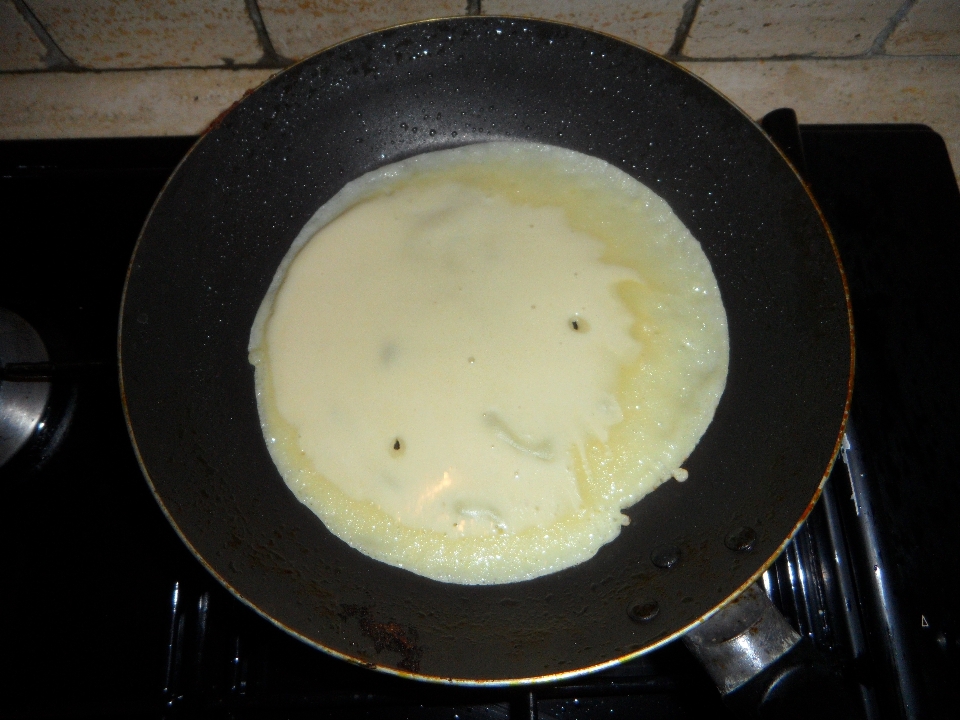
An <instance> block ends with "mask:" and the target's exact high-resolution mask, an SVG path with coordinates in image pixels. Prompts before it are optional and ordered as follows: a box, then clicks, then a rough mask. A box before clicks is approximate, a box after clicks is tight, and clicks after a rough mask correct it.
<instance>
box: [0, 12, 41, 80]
mask: <svg viewBox="0 0 960 720" xmlns="http://www.w3.org/2000/svg"><path fill="white" fill-rule="evenodd" d="M46 54H47V49H46V48H45V47H44V46H43V43H42V42H40V41H39V40H38V39H37V36H36V35H35V34H34V32H33V30H32V29H31V28H30V26H29V25H28V24H27V21H26V20H24V19H23V18H22V17H20V13H19V12H17V9H16V8H15V7H14V6H13V3H12V2H11V1H10V0H0V70H39V69H40V68H43V67H45V65H44V62H43V58H44V56H45V55H46Z"/></svg>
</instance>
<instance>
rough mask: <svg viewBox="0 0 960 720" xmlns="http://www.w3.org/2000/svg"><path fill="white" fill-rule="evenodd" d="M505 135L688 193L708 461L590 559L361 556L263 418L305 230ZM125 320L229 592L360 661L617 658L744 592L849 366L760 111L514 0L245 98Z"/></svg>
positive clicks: (136, 265)
mask: <svg viewBox="0 0 960 720" xmlns="http://www.w3.org/2000/svg"><path fill="white" fill-rule="evenodd" d="M510 138H522V139H526V140H533V141H539V142H544V143H551V144H554V145H559V146H562V147H566V148H572V149H574V150H579V151H581V152H585V153H589V154H591V155H595V156H598V157H601V158H603V159H605V160H607V161H609V162H611V163H612V164H614V165H616V166H617V167H619V168H622V169H623V170H625V171H626V172H628V173H630V174H631V175H633V176H634V177H636V178H638V179H639V180H641V181H642V182H644V183H646V184H647V185H649V186H650V187H652V188H653V189H654V190H655V191H656V192H657V193H659V194H660V195H661V196H662V197H663V198H664V199H666V200H667V202H669V203H670V205H671V206H672V207H673V209H674V210H675V211H676V213H677V214H678V215H679V216H680V218H681V219H682V220H683V221H684V222H685V223H686V225H687V227H689V229H690V230H691V231H692V233H693V234H694V236H695V237H696V238H697V239H698V240H699V241H700V242H701V244H702V245H703V248H704V251H705V252H706V254H707V256H708V257H709V259H710V262H711V263H712V265H713V269H714V272H715V273H716V276H717V280H718V281H719V285H720V290H721V294H722V297H723V302H724V305H725V306H726V310H727V315H728V320H729V329H730V373H729V378H728V382H727V388H726V391H725V393H724V395H723V398H722V400H721V402H720V406H719V408H718V410H717V413H716V417H715V419H714V421H713V424H712V425H711V426H710V428H709V430H708V431H707V433H706V435H705V436H704V437H703V439H702V440H701V442H700V444H699V446H698V447H697V448H696V450H695V451H694V453H693V455H691V457H690V458H689V460H688V461H687V463H686V467H687V468H688V469H689V471H690V479H689V480H688V481H687V482H685V483H683V484H680V483H677V482H674V481H671V482H668V483H666V484H665V485H664V486H663V487H661V488H660V489H658V490H657V491H656V492H655V493H653V494H652V495H650V496H649V497H647V498H646V499H644V500H643V501H641V502H640V503H639V504H638V505H637V506H635V507H634V508H632V509H631V510H630V511H629V515H630V516H631V518H632V520H633V522H632V523H631V525H630V526H629V527H626V528H624V530H623V532H622V533H621V536H620V538H619V539H617V540H616V541H614V542H612V543H610V544H609V545H606V546H605V547H603V548H602V549H601V550H600V551H599V552H598V553H597V555H596V557H594V558H593V559H592V560H590V561H588V562H586V563H583V564H581V565H580V566H577V567H574V568H571V569H569V570H565V571H563V572H560V573H556V574H554V575H550V576H547V577H543V578H540V579H538V580H533V581H529V582H523V583H516V584H509V585H500V586H486V587H466V586H457V585H447V584H442V583H438V582H434V581H431V580H426V579H424V578H422V577H419V576H416V575H413V574H412V573H409V572H406V571H404V570H399V569H396V568H393V567H389V566H387V565H384V564H382V563H379V562H376V561H374V560H370V559H368V558H366V557H365V556H363V555H361V554H360V553H358V552H356V551H355V550H353V549H351V548H350V547H348V546H347V545H346V544H344V543H343V542H342V541H340V540H339V539H337V538H336V537H334V536H333V535H331V534H330V533H329V532H328V531H327V530H326V529H325V528H324V526H323V525H322V524H321V523H320V522H319V521H318V520H317V518H316V517H315V516H314V515H313V514H312V513H311V512H310V511H309V510H308V509H307V508H306V507H304V506H303V505H301V504H300V503H299V502H298V501H297V500H296V499H295V498H294V496H293V495H292V494H291V493H290V492H289V491H288V490H287V488H286V486H285V485H284V483H283V481H282V480H281V478H280V476H279V474H278V473H277V470H276V469H275V467H274V465H273V462H272V461H271V459H270V456H269V455H268V453H267V449H266V447H265V445H264V441H263V437H262V436H261V433H260V427H259V422H258V417H257V408H256V403H255V399H254V385H253V368H252V367H251V366H250V364H249V363H248V361H247V341H248V337H249V333H250V327H251V325H252V323H253V319H254V315H255V313H256V311H257V308H258V306H259V304H260V301H261V299H262V298H263V296H264V294H265V292H266V290H267V286H268V285H269V283H270V280H271V278H272V277H273V275H274V272H275V270H276V268H277V266H278V264H279V262H280V260H281V259H282V258H283V256H284V254H285V253H286V251H287V248H288V247H289V245H290V243H291V241H292V240H293V238H294V236H295V235H296V234H297V233H298V231H299V230H300V228H301V227H302V226H303V224H304V223H305V222H306V220H307V219H308V218H309V217H310V216H311V215H312V214H313V213H314V212H315V211H316V209H317V208H318V207H319V206H320V205H321V204H322V203H324V202H325V201H326V200H327V199H329V198H330V197H331V196H332V195H334V194H335V193H336V192H337V191H338V190H339V189H340V188H341V187H342V186H343V185H344V183H346V182H348V181H349V180H351V179H353V178H356V177H358V176H359V175H361V174H363V173H365V172H367V171H369V170H372V169H374V168H376V167H378V166H380V165H383V164H385V163H390V162H393V161H395V160H399V159H401V158H404V157H408V156H410V155H413V154H416V153H420V152H424V151H427V150H435V149H440V148H447V147H452V146H456V145H463V144H467V143H476V142H484V141H488V140H493V139H510ZM120 335H121V336H120V351H121V380H122V386H123V392H124V397H125V404H126V411H127V416H128V421H129V426H130V430H131V433H132V436H133V439H134V444H135V446H136V449H137V452H138V453H139V457H140V460H141V463H142V466H143V469H144V472H145V474H146V475H147V477H148V480H149V482H150V484H151V486H152V487H153V490H154V492H155V494H156V497H157V499H158V501H159V502H160V503H161V505H162V507H163V508H164V509H165V511H166V512H167V514H168V516H169V518H170V520H171V522H172V523H173V524H174V525H175V527H176V528H177V530H178V531H179V533H180V534H181V535H182V536H183V538H184V540H185V541H186V542H187V543H188V545H189V546H190V547H191V548H192V550H193V551H194V552H195V553H196V555H197V557H198V558H200V560H201V561H202V562H203V563H204V564H205V565H206V566H207V567H208V568H209V569H210V570H211V571H212V572H213V573H214V574H215V575H216V576H217V577H218V578H219V579H220V580H221V581H222V582H223V583H224V584H225V585H226V586H227V587H228V588H230V589H231V590H232V591H233V592H234V593H236V594H237V596H239V597H240V598H241V599H243V600H244V601H245V602H247V603H249V604H250V605H252V606H253V607H254V608H256V609H257V610H258V611H260V612H261V613H263V614H264V615H265V616H266V617H268V618H269V619H271V620H272V621H273V622H275V623H276V624H277V625H279V626H281V627H283V628H285V629H287V630H289V631H290V632H292V633H294V634H296V635H298V636H300V637H301V638H303V639H304V640H305V641H307V642H309V643H312V644H315V645H317V646H319V647H322V648H325V649H327V650H329V651H331V652H333V653H336V654H339V655H342V656H343V657H346V658H350V659H354V660H356V661H358V662H361V663H364V664H369V665H371V666H377V667H380V668H384V669H388V670H392V671H395V672H399V673H402V674H404V673H409V674H412V675H415V676H419V677H427V678H433V679H440V680H445V679H456V680H464V681H473V682H484V681H506V680H510V679H522V678H525V679H533V678H544V677H546V676H556V675H562V674H567V673H573V672H576V671H581V670H584V669H588V668H592V667H596V666H598V665H602V664H604V663H610V662H612V661H615V660H617V659H618V658H623V657H625V656H629V655H631V654H635V653H638V652H640V651H642V650H644V649H649V648H651V647H653V646H655V645H656V644H658V643H661V642H663V641H665V640H667V639H669V638H671V637H674V636H676V635H677V634H678V633H680V632H682V631H683V630H684V629H685V628H687V627H688V626H690V624H691V623H694V622H696V621H697V620H698V619H700V618H701V617H702V616H704V615H705V614H707V613H709V612H710V611H711V610H712V609H714V608H715V607H717V606H718V605H720V604H721V603H723V602H724V601H725V600H727V599H728V598H730V597H731V595H733V594H734V593H736V592H737V591H738V590H739V589H741V588H742V587H743V586H744V584H745V583H747V582H749V581H750V580H751V578H753V577H755V576H756V575H757V573H758V572H760V571H761V570H762V569H763V568H764V567H765V566H766V564H767V563H768V562H769V561H770V560H771V559H772V557H773V556H774V555H775V554H776V553H777V551H778V549H779V548H780V547H781V545H782V544H783V543H784V542H785V540H786V539H787V538H788V537H789V536H790V535H791V533H792V532H793V531H794V529H795V527H796V526H797V524H798V523H799V522H800V520H801V519H802V518H803V517H804V516H805V514H806V512H807V511H808V510H809V506H810V504H811V502H812V501H813V499H814V498H815V496H816V494H817V490H818V488H819V485H820V483H821V480H822V478H823V477H824V474H825V471H826V470H827V469H828V467H829V466H830V464H831V462H832V459H833V457H834V455H835V450H836V445H837V440H838V434H839V432H840V429H841V425H842V422H843V417H844V413H845V408H846V403H847V399H848V394H849V381H850V367H851V344H850V327H849V322H848V313H847V304H846V298H845V293H844V287H843V282H842V278H841V272H840V270H839V267H838V264H837V260H836V257H835V254H834V250H833V246H832V243H831V240H830V238H829V236H828V233H827V231H826V229H825V228H824V225H823V223H822V221H821V218H820V216H819V214H818V212H817V210H816V208H815V206H814V205H813V203H812V201H811V199H810V197H809V196H808V194H807V192H806V190H805V188H804V187H803V185H802V183H801V182H800V180H799V179H798V178H797V176H796V174H795V173H794V172H793V171H792V169H791V168H790V167H789V166H788V165H787V163H786V162H785V161H784V159H783V157H782V156H781V155H780V153H779V152H778V151H777V150H776V148H775V147H774V146H773V145H772V144H771V143H770V142H769V140H768V139H767V138H766V136H765V135H764V134H763V133H762V131H761V130H760V129H759V128H758V127H757V126H756V125H754V124H753V123H752V122H751V121H750V120H749V119H748V118H746V117H745V116H744V115H743V114H742V113H741V112H740V111H739V110H737V109H736V108H734V107H733V106H732V105H730V104H729V103H728V102H727V101H726V100H725V99H724V98H722V97H721V96H720V95H718V94H717V93H716V92H715V91H713V90H712V89H711V88H709V87H708V86H707V85H705V84H703V83H702V82H700V81H699V80H697V79H696V78H694V77H693V76H691V75H689V74H687V73H686V72H685V71H683V70H682V69H681V68H679V67H677V66H675V65H672V64H670V63H668V62H666V61H665V60H663V59H661V58H659V57H657V56H655V55H652V54H650V53H648V52H646V51H643V50H641V49H638V48H636V47H633V46H629V45H627V44H625V43H622V42H619V41H616V40H614V39H612V38H609V37H606V36H602V35H598V34H595V33H592V32H588V31H585V30H580V29H576V28H573V27H568V26H562V25H555V24H549V23H543V22H537V21H531V20H509V19H498V18H464V19H458V20H450V21H436V22H431V23H424V24H417V25H409V26H405V27H401V28H398V29H394V30H389V31H385V32H382V33H377V34H373V35H368V36H365V37H361V38H359V39H356V40H353V41H351V42H348V43H345V44H343V45H339V46H337V47H335V48H333V49H331V50H329V51H326V52H324V53H321V54H319V55H316V56H314V57H312V58H310V59H308V60H306V61H304V62H302V63H300V64H298V65H296V66H294V67H292V68H290V69H289V70H287V71H285V72H283V73H281V74H280V75H279V76H277V77H275V78H274V79H273V80H271V81H270V82H268V83H267V84H266V85H264V86H263V87H261V88H260V89H258V90H257V91H256V92H254V93H253V94H252V95H250V96H249V97H247V98H246V99H244V100H243V101H242V102H241V103H240V104H239V105H238V106H237V107H235V108H234V109H233V110H232V111H231V112H230V113H229V114H228V115H227V116H226V117H225V118H224V119H223V121H222V122H221V123H220V124H219V126H218V127H216V128H214V129H212V130H211V131H210V132H209V133H207V134H206V135H205V136H204V137H203V139H202V140H201V141H200V142H199V143H198V144H197V146H196V147H195V148H194V150H193V151H192V152H191V153H190V154H189V156H188V157H187V158H186V159H185V160H184V161H183V163H182V165H181V166H180V167H179V168H178V170H177V172H176V173H175V174H174V176H173V177H172V179H171V180H170V182H169V183H168V185H167V187H166V189H165V190H164V192H163V194H162V195H161V197H160V198H159V200H158V201H157V204H156V206H155V208H154V210H153V212H152V214H151V216H150V218H149V220H148V222H147V224H146V226H145V228H144V230H143V233H142V236H141V238H140V241H139V244H138V246H137V249H136V252H135V254H134V258H133V261H132V264H131V267H130V273H129V277H128V281H127V287H126V294H125V299H124V305H123V310H122V315H121V334H120ZM118 541H119V539H118ZM664 546H667V547H675V548H677V549H679V551H680V559H679V562H677V563H676V564H675V565H674V566H673V567H672V568H668V569H664V568H661V567H658V566H657V565H655V564H654V563H653V561H652V560H651V555H652V554H653V553H655V552H656V551H657V550H658V549H660V548H663V547H664ZM737 547H740V548H741V549H739V550H738V549H734V548H737ZM661 564H663V563H661ZM653 603H656V608H657V612H656V613H655V615H654V616H653V617H652V618H651V619H648V620H646V621H642V620H640V618H639V617H638V614H639V615H642V616H646V615H650V614H651V613H652V612H653V608H654V606H653ZM638 606H640V607H643V608H644V609H643V610H641V611H640V612H639V613H638V612H636V611H634V612H631V608H636V607H638Z"/></svg>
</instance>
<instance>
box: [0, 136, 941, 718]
mask: <svg viewBox="0 0 960 720" xmlns="http://www.w3.org/2000/svg"><path fill="white" fill-rule="evenodd" d="M801 137H802V152H803V157H804V158H805V166H806V175H807V178H808V180H809V182H810V184H811V187H812V190H813V192H814V194H815V196H816V197H817V199H818V201H819V203H820V205H821V207H822V209H823V212H824V214H825V216H826V217H827V219H828V221H829V223H830V225H831V227H832V229H833V231H834V235H835V237H836V241H837V245H838V247H839V249H840V253H841V256H842V258H843V261H844V264H845V267H846V269H847V272H848V280H849V285H850V291H851V296H852V300H853V307H854V314H855V320H856V325H857V381H856V382H857V384H856V389H855V393H854V403H853V409H852V431H851V434H850V439H851V446H850V448H849V452H848V453H847V460H848V462H847V463H841V462H838V463H837V465H836V467H835V469H834V473H833V476H832V477H831V480H830V482H829V484H828V489H827V490H826V491H825V496H824V500H823V501H822V502H820V503H818V506H817V509H816V510H815V512H814V513H813V515H812V516H811V518H810V520H809V521H808V523H807V525H806V527H805V529H804V530H803V531H801V533H800V534H799V535H798V537H797V538H796V540H795V541H794V542H793V543H791V545H790V546H789V548H788V550H787V552H786V553H785V554H784V556H783V557H782V558H781V559H780V560H778V562H777V563H776V564H775V566H774V567H773V568H772V569H771V571H770V572H769V573H768V574H767V575H766V576H765V578H764V581H765V584H766V586H767V589H768V592H769V593H770V594H771V596H772V597H773V598H774V600H775V601H776V602H777V603H778V604H779V605H780V606H781V608H782V609H783V610H784V612H785V614H786V615H787V617H788V619H790V620H791V622H792V623H793V624H794V625H795V627H797V628H798V629H799V630H800V632H801V634H804V635H807V636H809V637H811V638H812V639H813V640H814V641H815V642H816V643H817V645H818V646H819V647H820V648H821V649H822V650H824V651H825V652H827V653H828V654H830V656H831V657H834V658H836V659H837V662H839V663H841V664H842V665H843V666H844V668H845V671H846V672H847V673H848V674H850V675H851V676H853V677H856V678H857V680H858V681H859V682H860V685H861V696H862V701H863V704H864V713H865V715H866V716H868V717H882V718H886V717H890V718H895V717H923V716H928V715H930V714H935V713H936V712H937V711H938V709H940V708H943V707H947V705H948V704H949V703H952V706H953V707H956V706H957V704H958V703H960V697H958V695H957V692H958V691H957V690H956V689H954V687H955V683H954V682H952V681H955V680H956V678H957V677H960V627H958V623H957V605H956V598H957V597H958V596H960V573H958V570H960V561H958V559H957V554H956V550H957V548H960V523H957V522H956V518H958V517H960V489H958V488H957V485H956V483H955V482H953V473H954V472H955V470H954V469H955V468H956V467H957V466H958V460H960V458H958V450H957V445H956V438H957V437H960V432H958V430H960V428H958V409H960V391H958V384H957V382H956V380H955V379H954V378H955V376H954V374H953V373H951V370H952V369H953V364H954V363H952V362H951V360H952V357H951V355H950V352H949V349H950V348H952V347H955V346H957V345H958V344H960V343H958V342H957V338H956V335H957V334H958V329H957V322H956V320H955V319H954V318H955V317H956V315H957V312H958V311H960V303H958V300H957V298H956V294H955V292H954V291H953V287H954V285H955V282H956V280H955V278H956V276H957V273H958V271H960V250H958V248H960V244H958V241H960V193H958V190H957V186H956V183H955V181H954V176H953V172H952V169H951V167H950V164H949V160H948V159H947V155H946V151H945V148H944V147H943V143H942V141H941V140H940V138H939V137H938V136H936V135H935V134H934V133H932V132H930V131H929V130H928V129H926V128H923V127H920V126H807V127H802V128H801ZM194 140H195V139H194V138H155V139H132V140H131V139H123V140H120V139H118V140H77V141H36V142H4V143H0V188H2V190H0V214H2V217H4V219H5V220H6V227H7V230H6V232H5V239H4V242H3V244H2V245H3V254H2V262H0V307H3V308H6V309H7V310H10V311H12V312H14V313H16V314H18V315H19V316H20V317H22V318H24V319H25V320H26V321H27V322H29V323H30V324H31V325H32V326H33V327H34V328H35V329H36V330H37V331H38V332H39V334H40V336H41V337H42V338H43V341H44V343H45V345H46V348H47V351H48V353H49V355H50V360H51V363H52V364H51V367H50V375H51V379H50V401H49V404H48V408H47V412H46V414H45V416H44V418H43V427H42V428H39V427H38V430H37V431H36V432H35V433H34V436H33V437H32V438H31V440H30V441H29V442H28V443H27V445H26V446H25V447H24V448H22V449H21V450H20V451H19V452H18V453H17V455H16V456H14V458H13V459H12V460H11V461H10V462H9V463H7V464H6V465H4V466H3V467H0V488H2V489H3V495H4V499H3V502H2V503H0V537H2V543H3V547H6V548H7V549H8V555H7V560H6V564H5V573H4V575H5V583H4V586H5V590H6V591H5V592H4V593H2V599H0V610H2V612H0V617H2V618H3V619H2V621H0V622H2V623H3V635H4V639H5V641H6V648H7V650H8V655H9V657H10V658H11V659H12V660H13V662H12V663H11V662H8V664H7V669H6V670H4V671H3V673H2V674H0V683H2V685H0V687H2V693H0V714H2V715H3V716H4V717H11V718H12V717H23V718H39V717H80V716H88V715H97V716H109V715H125V716H130V715H134V716H150V717H155V716H170V717H176V716H192V715H195V714H203V715H204V716H210V715H215V716H224V717H234V716H236V717H260V716H269V717H275V716H276V715H277V714H278V713H282V714H284V715H290V716H296V715H304V716H306V715H309V716H311V717H339V716H349V717H358V716H361V717H362V716H370V717H378V718H380V717H398V718H399V717H428V718H454V717H482V718H514V719H516V718H520V717H525V718H530V717H537V716H539V717H541V718H549V717H555V718H593V717H601V716H602V717H605V718H607V717H611V716H614V717H616V716H636V717H654V718H660V717H662V718H673V717H700V716H703V715H704V714H705V713H706V712H710V713H712V714H713V716H716V717H726V716H728V711H727V710H726V709H725V708H724V706H723V705H722V703H721V702H720V699H719V696H718V695H717V693H716V691H715V690H714V688H713V686H712V685H711V683H710V681H709V679H708V678H707V676H706V674H705V673H704V672H703V670H701V669H700V667H699V666H697V665H696V663H695V662H694V660H693V659H692V657H691V656H689V655H688V653H687V652H686V650H685V649H684V648H683V647H682V646H681V645H680V644H679V643H673V644H671V645H668V646H666V647H664V648H662V649H660V650H657V651H655V652H652V653H649V654H647V655H645V656H643V657H641V658H639V659H637V660H635V661H633V662H630V663H627V664H624V665H622V666H619V667H617V668H614V669H612V670H608V671H606V672H603V673H599V674H596V675H591V676H587V677H583V678H579V679H575V680H572V681H567V682H564V683H558V684H553V685H546V686H537V687H533V688H501V689H463V688H448V687H441V686H434V685H425V684H420V683H415V682H412V681H407V680H402V679H398V678H394V677H390V676H386V675H382V674H379V673H376V672H373V671H369V670H365V669H363V668H360V667H355V666H352V665H349V664H347V663H345V662H342V661H339V660H336V659H333V658H331V657H328V656H326V655H324V654H322V653H320V652H317V651H316V650H313V649H311V648H309V647H307V646H306V645H304V644H302V643H300V642H299V641H297V640H295V639H293V638H292V637H289V636H287V635H286V634H285V633H283V632H282V631H280V630H278V629H276V628H275V627H274V626H272V625H271V624H270V623H268V622H267V621H266V620H264V619H262V618H261V617H260V616H258V615H257V614H256V613H254V612H253V611H252V610H250V609H249V608H247V607H246V606H244V605H242V604H241V603H240V602H238V601H237V600H236V599H235V598H233V597H232V596H231V595H230V594H229V593H228V592H227V591H225V590H224V589H223V588H222V587H221V586H220V585H219V584H218V583H217V582H216V581H215V580H214V579H213V578H212V577H211V576H209V575H208V574H207V573H206V571H205V570H204V569H203V568H202V567H201V566H200V564H199V563H198V562H197V561H196V560H195V559H194V558H193V557H192V555H190V553H189V552H188V551H187V549H186V548H185V547H184V546H183V545H182V543H181V542H180V540H179V539H178V538H177V536H176V535H175V533H174V532H173V530H172V529H171V527H170V526H169V525H168V524H167V521H166V519H165V518H164V517H163V515H162V513H161V511H160V510H159V508H158V506H157V505H156V503H155V502H154V500H153V497H152V496H151V494H150V491H149V489H148V487H147V485H146V483H145V482H144V480H143V478H142V476H141V474H140V470H139V467H138V466H137V463H136V459H135V457H134V454H133V450H132V448H131V445H130V441H129V439H128V436H127V431H126V427H125V424H124V419H123V412H122V408H121V404H120V396H119V389H118V385H117V366H116V328H117V318H118V314H119V305H120V296H121V292H122V288H123V280H124V277H125V272H126V266H127V263H128V261H129V258H130V255H131V253H132V250H133V246H134V243H135V242H136V238H137V235H138V233H139V230H140V227H141V225H142V224H143V221H144V218H145V217H146V215H147V213H148V212H149V209H150V207H151V205H152V203H153V200H154V199H155V198H156V196H157V194H158V193H159V192H160V190H161V189H162V187H163V184H164V182H165V180H166V178H167V177H168V176H169V175H170V173H171V172H172V170H173V168H174V167H175V166H176V164H177V162H178V161H179V159H180V158H181V157H182V156H183V154H184V153H185V152H186V151H187V149H189V147H190V146H191V145H192V143H193V142H194ZM0 360H3V359H2V358H0ZM4 382H6V381H4Z"/></svg>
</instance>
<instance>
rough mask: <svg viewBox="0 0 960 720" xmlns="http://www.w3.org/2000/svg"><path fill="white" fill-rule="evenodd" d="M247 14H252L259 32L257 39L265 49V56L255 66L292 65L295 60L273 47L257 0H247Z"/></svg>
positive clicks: (274, 66)
mask: <svg viewBox="0 0 960 720" xmlns="http://www.w3.org/2000/svg"><path fill="white" fill-rule="evenodd" d="M245 4H246V6H247V15H249V16H250V22H252V23H253V27H254V30H256V32H257V41H258V42H259V43H260V48H261V49H262V50H263V56H262V57H261V58H260V60H259V61H258V62H256V63H254V67H260V68H264V67H266V68H282V67H286V66H287V65H292V64H293V61H292V60H289V59H287V58H285V57H283V56H282V55H281V54H280V53H278V52H277V50H276V48H274V47H273V41H272V40H270V34H269V33H268V32H267V26H266V24H264V22H263V15H261V14H260V6H259V5H257V0H246V3H245Z"/></svg>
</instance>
